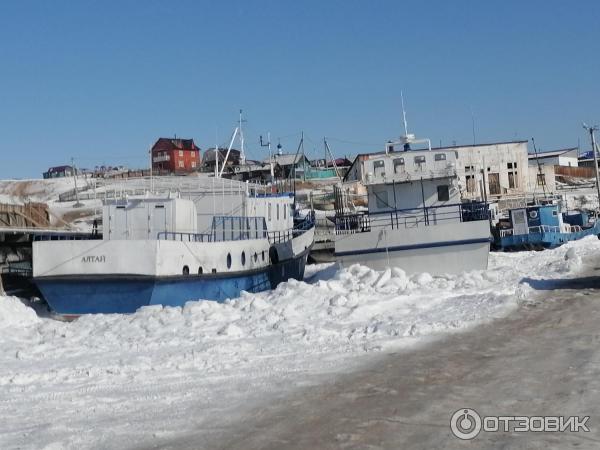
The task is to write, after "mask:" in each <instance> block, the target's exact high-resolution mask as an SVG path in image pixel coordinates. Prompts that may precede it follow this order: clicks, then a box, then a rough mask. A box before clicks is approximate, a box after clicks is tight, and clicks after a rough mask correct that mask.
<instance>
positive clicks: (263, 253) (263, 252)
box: [262, 250, 265, 262]
mask: <svg viewBox="0 0 600 450" xmlns="http://www.w3.org/2000/svg"><path fill="white" fill-rule="evenodd" d="M262 260H263V262H265V251H264V250H263V251H262Z"/></svg>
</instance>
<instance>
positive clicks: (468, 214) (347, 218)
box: [335, 202, 489, 234]
mask: <svg viewBox="0 0 600 450" xmlns="http://www.w3.org/2000/svg"><path fill="white" fill-rule="evenodd" d="M478 220H489V208H488V204H487V203H485V202H474V203H455V204H450V205H440V206H428V207H425V208H410V209H392V210H388V211H379V212H373V213H372V212H367V211H361V212H357V213H353V214H343V215H338V216H336V218H335V224H336V225H335V232H336V234H355V233H364V232H368V231H371V230H372V229H377V228H391V229H406V228H418V227H422V226H430V225H440V224H443V223H450V222H473V221H478Z"/></svg>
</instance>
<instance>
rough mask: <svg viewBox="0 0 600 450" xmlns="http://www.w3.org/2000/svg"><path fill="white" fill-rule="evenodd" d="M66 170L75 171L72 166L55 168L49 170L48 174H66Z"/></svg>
mask: <svg viewBox="0 0 600 450" xmlns="http://www.w3.org/2000/svg"><path fill="white" fill-rule="evenodd" d="M66 170H73V167H71V166H55V167H50V168H49V169H48V173H54V172H64V171H66Z"/></svg>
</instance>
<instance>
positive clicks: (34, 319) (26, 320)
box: [0, 297, 41, 336]
mask: <svg viewBox="0 0 600 450" xmlns="http://www.w3.org/2000/svg"><path fill="white" fill-rule="evenodd" d="M40 322H41V320H40V319H39V318H38V316H37V315H36V313H35V311H34V310H33V309H31V308H29V307H28V306H25V305H24V304H23V302H21V300H19V299H18V298H17V297H0V330H2V329H6V328H10V329H13V330H15V331H20V330H21V329H22V328H24V327H29V326H32V325H36V324H39V323H40ZM4 333H5V331H0V336H2V335H3V334H4ZM7 334H8V333H7Z"/></svg>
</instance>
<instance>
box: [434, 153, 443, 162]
mask: <svg viewBox="0 0 600 450" xmlns="http://www.w3.org/2000/svg"><path fill="white" fill-rule="evenodd" d="M434 159H435V160H436V161H446V154H445V153H436V154H435V158H434Z"/></svg>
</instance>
